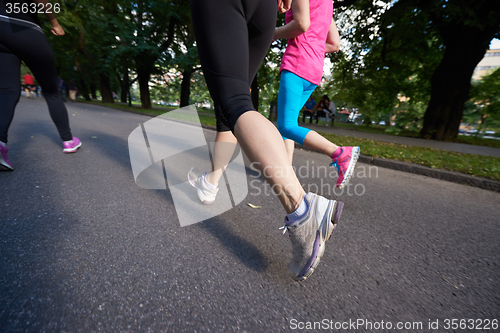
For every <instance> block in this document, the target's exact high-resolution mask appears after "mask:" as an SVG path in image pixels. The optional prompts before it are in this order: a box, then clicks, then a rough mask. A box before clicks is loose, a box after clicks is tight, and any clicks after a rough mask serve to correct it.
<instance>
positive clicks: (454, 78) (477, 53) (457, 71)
mask: <svg viewBox="0 0 500 333" xmlns="http://www.w3.org/2000/svg"><path fill="white" fill-rule="evenodd" d="M459 44H460V45H459V46H458V45H450V46H448V47H447V48H446V51H445V53H444V56H443V59H442V60H441V63H440V64H439V66H438V67H437V69H436V71H435V72H434V74H433V75H432V78H431V99H430V101H429V105H428V106H427V110H426V111H425V115H424V125H423V127H422V130H421V131H420V136H421V137H422V138H426V139H434V140H449V139H454V138H456V136H457V135H458V128H459V126H460V122H461V121H462V115H463V110H464V103H465V102H466V101H467V100H468V98H469V90H470V80H471V77H472V73H473V71H474V67H475V66H476V65H477V63H478V62H479V61H480V60H481V59H482V57H483V56H484V52H485V48H481V47H466V48H464V47H463V42H460V43H459Z"/></svg>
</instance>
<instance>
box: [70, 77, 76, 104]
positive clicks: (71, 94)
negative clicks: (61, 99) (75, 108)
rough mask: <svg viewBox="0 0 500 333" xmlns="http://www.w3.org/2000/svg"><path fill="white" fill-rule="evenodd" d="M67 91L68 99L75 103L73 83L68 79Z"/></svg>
mask: <svg viewBox="0 0 500 333" xmlns="http://www.w3.org/2000/svg"><path fill="white" fill-rule="evenodd" d="M68 91H69V98H70V99H71V100H72V101H73V102H75V101H76V85H75V82H74V81H73V80H72V79H70V80H69V81H68Z"/></svg>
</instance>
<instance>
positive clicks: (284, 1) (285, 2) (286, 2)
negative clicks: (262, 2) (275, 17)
mask: <svg viewBox="0 0 500 333" xmlns="http://www.w3.org/2000/svg"><path fill="white" fill-rule="evenodd" d="M291 7H292V0H278V12H280V13H285V12H287V11H288V10H289V9H290V8H291Z"/></svg>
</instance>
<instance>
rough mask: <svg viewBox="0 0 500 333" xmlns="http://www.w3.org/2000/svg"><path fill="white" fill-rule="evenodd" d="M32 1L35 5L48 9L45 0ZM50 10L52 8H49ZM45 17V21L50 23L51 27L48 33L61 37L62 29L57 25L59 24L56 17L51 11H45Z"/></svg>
mask: <svg viewBox="0 0 500 333" xmlns="http://www.w3.org/2000/svg"><path fill="white" fill-rule="evenodd" d="M33 1H34V2H36V3H41V4H43V6H44V8H48V6H47V3H48V2H47V0H33ZM50 8H53V7H50ZM45 16H46V17H47V19H48V20H49V21H50V24H51V25H52V29H50V31H52V33H53V34H54V35H56V36H62V35H64V34H65V32H64V29H63V28H62V27H61V26H60V25H59V22H58V21H57V19H56V16H55V15H54V13H53V11H50V12H49V11H48V10H46V11H45Z"/></svg>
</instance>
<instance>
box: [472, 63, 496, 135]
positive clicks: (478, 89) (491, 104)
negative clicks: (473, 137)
mask: <svg viewBox="0 0 500 333" xmlns="http://www.w3.org/2000/svg"><path fill="white" fill-rule="evenodd" d="M470 95H471V98H470V100H469V101H468V103H467V104H466V111H465V112H464V118H467V120H468V122H469V123H478V124H479V126H478V128H477V129H478V131H482V130H484V129H486V128H488V127H497V128H498V127H499V125H500V69H497V70H496V71H494V72H493V73H492V74H490V75H488V76H485V77H483V78H482V79H481V80H479V81H478V82H473V84H472V87H471V92H470Z"/></svg>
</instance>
